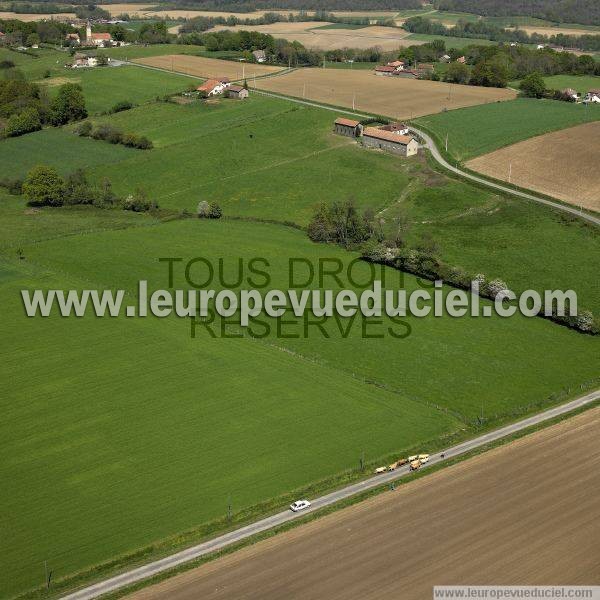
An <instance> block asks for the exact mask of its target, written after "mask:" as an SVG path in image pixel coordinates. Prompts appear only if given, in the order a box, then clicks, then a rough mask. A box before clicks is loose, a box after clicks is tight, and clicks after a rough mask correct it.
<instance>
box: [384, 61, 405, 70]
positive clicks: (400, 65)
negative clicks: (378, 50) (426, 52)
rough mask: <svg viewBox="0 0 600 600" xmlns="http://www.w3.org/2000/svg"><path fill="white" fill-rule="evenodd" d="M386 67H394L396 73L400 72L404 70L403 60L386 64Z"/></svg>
mask: <svg viewBox="0 0 600 600" xmlns="http://www.w3.org/2000/svg"><path fill="white" fill-rule="evenodd" d="M387 66H388V67H394V70H396V71H402V70H403V69H404V61H403V60H393V61H392V62H389V63H388V64H387Z"/></svg>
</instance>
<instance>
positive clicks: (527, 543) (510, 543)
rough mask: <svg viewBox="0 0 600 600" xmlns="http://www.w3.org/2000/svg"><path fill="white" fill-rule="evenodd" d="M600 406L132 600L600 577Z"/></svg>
mask: <svg viewBox="0 0 600 600" xmlns="http://www.w3.org/2000/svg"><path fill="white" fill-rule="evenodd" d="M599 440H600V408H596V409H593V410H590V411H587V412H586V413H584V414H582V415H579V416H577V417H574V418H572V419H569V420H567V421H563V422H562V423H560V424H558V425H555V426H553V427H551V428H548V429H545V430H543V431H541V432H538V433H535V434H533V435H530V436H527V437H525V438H523V439H521V440H518V441H517V442H514V443H512V444H509V445H507V446H504V447H501V448H498V449H496V450H493V451H491V452H488V453H486V454H483V455H481V456H478V457H476V458H474V459H471V460H468V461H465V462H463V463H460V464H458V465H456V466H454V467H450V468H447V469H444V470H442V471H440V472H438V473H435V474H432V475H429V476H427V477H425V478H423V479H420V480H418V481H416V482H413V483H410V484H407V485H404V486H401V487H400V488H399V489H397V490H396V491H394V492H387V493H384V494H381V495H379V496H378V497H376V498H374V499H371V500H369V501H366V502H363V503H360V504H357V505H356V506H353V507H350V508H348V509H345V510H341V511H338V512H336V513H334V514H332V515H329V516H327V517H324V518H323V519H320V520H317V521H314V522H312V523H309V524H308V525H305V526H302V527H299V528H297V529H294V530H292V531H290V532H287V533H284V534H282V535H279V536H276V537H274V538H272V539H270V540H266V541H264V542H260V543H258V544H255V545H254V546H250V547H248V548H245V549H243V550H241V551H239V552H237V553H234V554H232V555H229V556H226V557H224V558H222V559H219V560H216V561H214V562H212V563H208V564H207V565H204V566H202V567H199V568H197V569H194V570H192V571H189V572H187V573H184V574H182V575H179V576H177V577H174V578H172V579H170V580H167V581H165V582H162V583H160V584H158V585H156V586H154V587H151V588H147V589H145V590H141V591H140V592H138V593H136V594H133V595H132V596H130V597H129V598H130V599H131V600H148V599H163V598H164V599H167V598H168V599H169V600H171V599H174V600H192V599H194V600H195V599H197V598H202V600H211V599H227V600H237V599H242V598H244V599H245V600H254V599H256V600H271V599H272V600H280V599H282V598H286V599H296V598H298V599H299V598H302V600H310V599H315V600H316V599H322V598H327V599H328V600H335V599H340V600H342V599H343V600H353V599H356V600H359V599H360V600H365V599H373V600H374V599H380V598H407V599H411V600H413V599H414V600H420V599H427V600H429V599H430V598H431V597H432V595H431V588H432V586H433V585H434V584H469V583H470V584H523V585H525V584H548V585H552V584H555V585H562V584H595V585H598V584H600V565H599V563H598V540H599V539H600V503H599V502H598V494H599V493H600V441H599Z"/></svg>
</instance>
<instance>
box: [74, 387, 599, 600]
mask: <svg viewBox="0 0 600 600" xmlns="http://www.w3.org/2000/svg"><path fill="white" fill-rule="evenodd" d="M596 400H600V390H595V391H594V392H590V393H589V394H586V395H585V396H581V397H579V398H576V399H575V400H571V401H570V402H567V403H565V404H562V405H560V406H556V407H554V408H551V409H549V410H546V411H544V412H542V413H540V414H537V415H534V416H532V417H528V418H527V419H523V420H521V421H517V422H516V423H513V424H511V425H507V426H506V427H502V428H500V429H496V430H494V431H490V432H489V433H486V434H484V435H481V436H479V437H477V438H474V439H472V440H468V441H466V442H463V443H461V444H458V445H456V446H453V447H451V448H448V449H447V450H444V451H442V452H439V453H436V454H433V455H431V457H430V459H429V463H427V464H426V465H424V466H423V469H427V468H429V467H430V466H433V465H437V464H439V463H441V462H443V461H445V460H448V459H450V458H454V457H457V456H460V455H462V454H465V453H466V452H469V451H471V450H475V449H477V448H480V447H482V446H484V445H486V444H489V443H490V442H494V441H496V440H500V439H502V438H505V437H507V436H510V435H512V434H513V433H516V432H519V431H522V430H524V429H526V428H528V427H531V426H532V425H536V424H538V423H543V422H544V421H548V420H550V419H553V418H555V417H558V416H560V415H564V414H567V413H569V412H571V411H573V410H575V409H577V408H580V407H583V406H586V405H588V404H591V403H592V402H594V401H596ZM442 454H444V456H445V458H442V456H441V455H442ZM408 474H409V469H408V467H407V466H404V467H401V468H399V469H397V470H396V471H391V472H387V473H384V474H383V475H377V476H373V477H369V478H368V479H365V480H364V481H360V482H358V483H355V484H352V485H349V486H347V487H344V488H342V489H339V490H336V491H335V492H331V493H330V494H326V495H325V496H321V497H320V498H312V499H310V500H311V502H312V506H311V508H310V509H308V510H305V511H303V512H302V513H293V512H291V511H290V510H284V511H282V512H280V513H277V514H275V515H271V516H270V517H267V518H265V519H261V520H260V521H256V522H255V523H252V524H250V525H246V526H245V527H241V528H240V529H236V530H235V531H231V532H229V533H226V534H224V535H221V536H219V537H216V538H214V539H212V540H209V541H207V542H203V543H202V544H198V545H197V546H193V547H191V548H188V549H186V550H182V551H181V552H177V553H176V554H172V555H170V556H166V557H165V558H161V559H159V560H156V561H154V562H151V563H148V564H147V565H143V566H141V567H137V568H135V569H132V570H130V571H127V572H125V573H122V574H120V575H117V576H115V577H111V578H110V579H106V580H105V581H100V582H98V583H96V584H94V585H91V586H89V587H86V588H83V589H81V590H79V591H76V592H74V593H72V594H69V595H68V596H65V597H64V599H65V600H67V599H68V600H89V599H91V598H98V597H99V596H101V595H103V594H107V593H109V592H114V591H116V590H118V589H121V588H123V587H125V586H129V585H132V584H134V583H136V582H138V581H142V580H144V579H147V578H149V577H153V576H155V575H158V574H159V573H163V572H165V571H168V570H169V569H172V568H174V567H177V566H179V565H182V564H184V563H186V562H189V561H191V560H195V559H197V558H200V557H202V556H206V555H208V554H211V553H212V552H215V551H217V550H221V549H222V548H226V547H227V546H230V545H231V544H235V543H238V542H241V541H243V540H245V539H248V538H250V537H252V536H253V535H256V534H257V533H261V532H263V531H267V530H269V529H272V528H273V527H277V526H279V525H283V524H284V523H288V522H290V521H293V520H294V519H298V518H300V517H302V516H304V515H305V514H307V513H310V512H314V511H317V510H319V509H321V508H324V507H326V506H331V505H332V504H335V503H336V502H339V501H340V500H344V499H346V498H350V497H352V496H355V495H356V494H359V493H361V492H364V491H366V490H370V489H373V488H376V487H378V486H381V485H382V484H387V483H391V482H393V481H396V480H398V479H401V478H402V477H406V476H407V475H408Z"/></svg>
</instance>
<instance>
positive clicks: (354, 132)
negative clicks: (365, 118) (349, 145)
mask: <svg viewBox="0 0 600 600" xmlns="http://www.w3.org/2000/svg"><path fill="white" fill-rule="evenodd" d="M333 131H334V132H335V133H339V134H340V135H345V136H347V137H360V135H361V133H362V125H361V124H360V122H359V121H355V120H354V119H345V118H344V117H339V118H338V119H336V120H335V122H334V124H333Z"/></svg>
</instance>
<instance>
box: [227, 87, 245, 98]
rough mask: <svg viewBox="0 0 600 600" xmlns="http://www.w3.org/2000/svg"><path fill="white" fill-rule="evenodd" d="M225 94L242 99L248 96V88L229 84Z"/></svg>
mask: <svg viewBox="0 0 600 600" xmlns="http://www.w3.org/2000/svg"><path fill="white" fill-rule="evenodd" d="M227 96H229V98H235V99H236V100H243V99H244V98H247V97H248V90H247V89H246V88H245V87H242V86H241V85H230V86H229V88H228V89H227Z"/></svg>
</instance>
